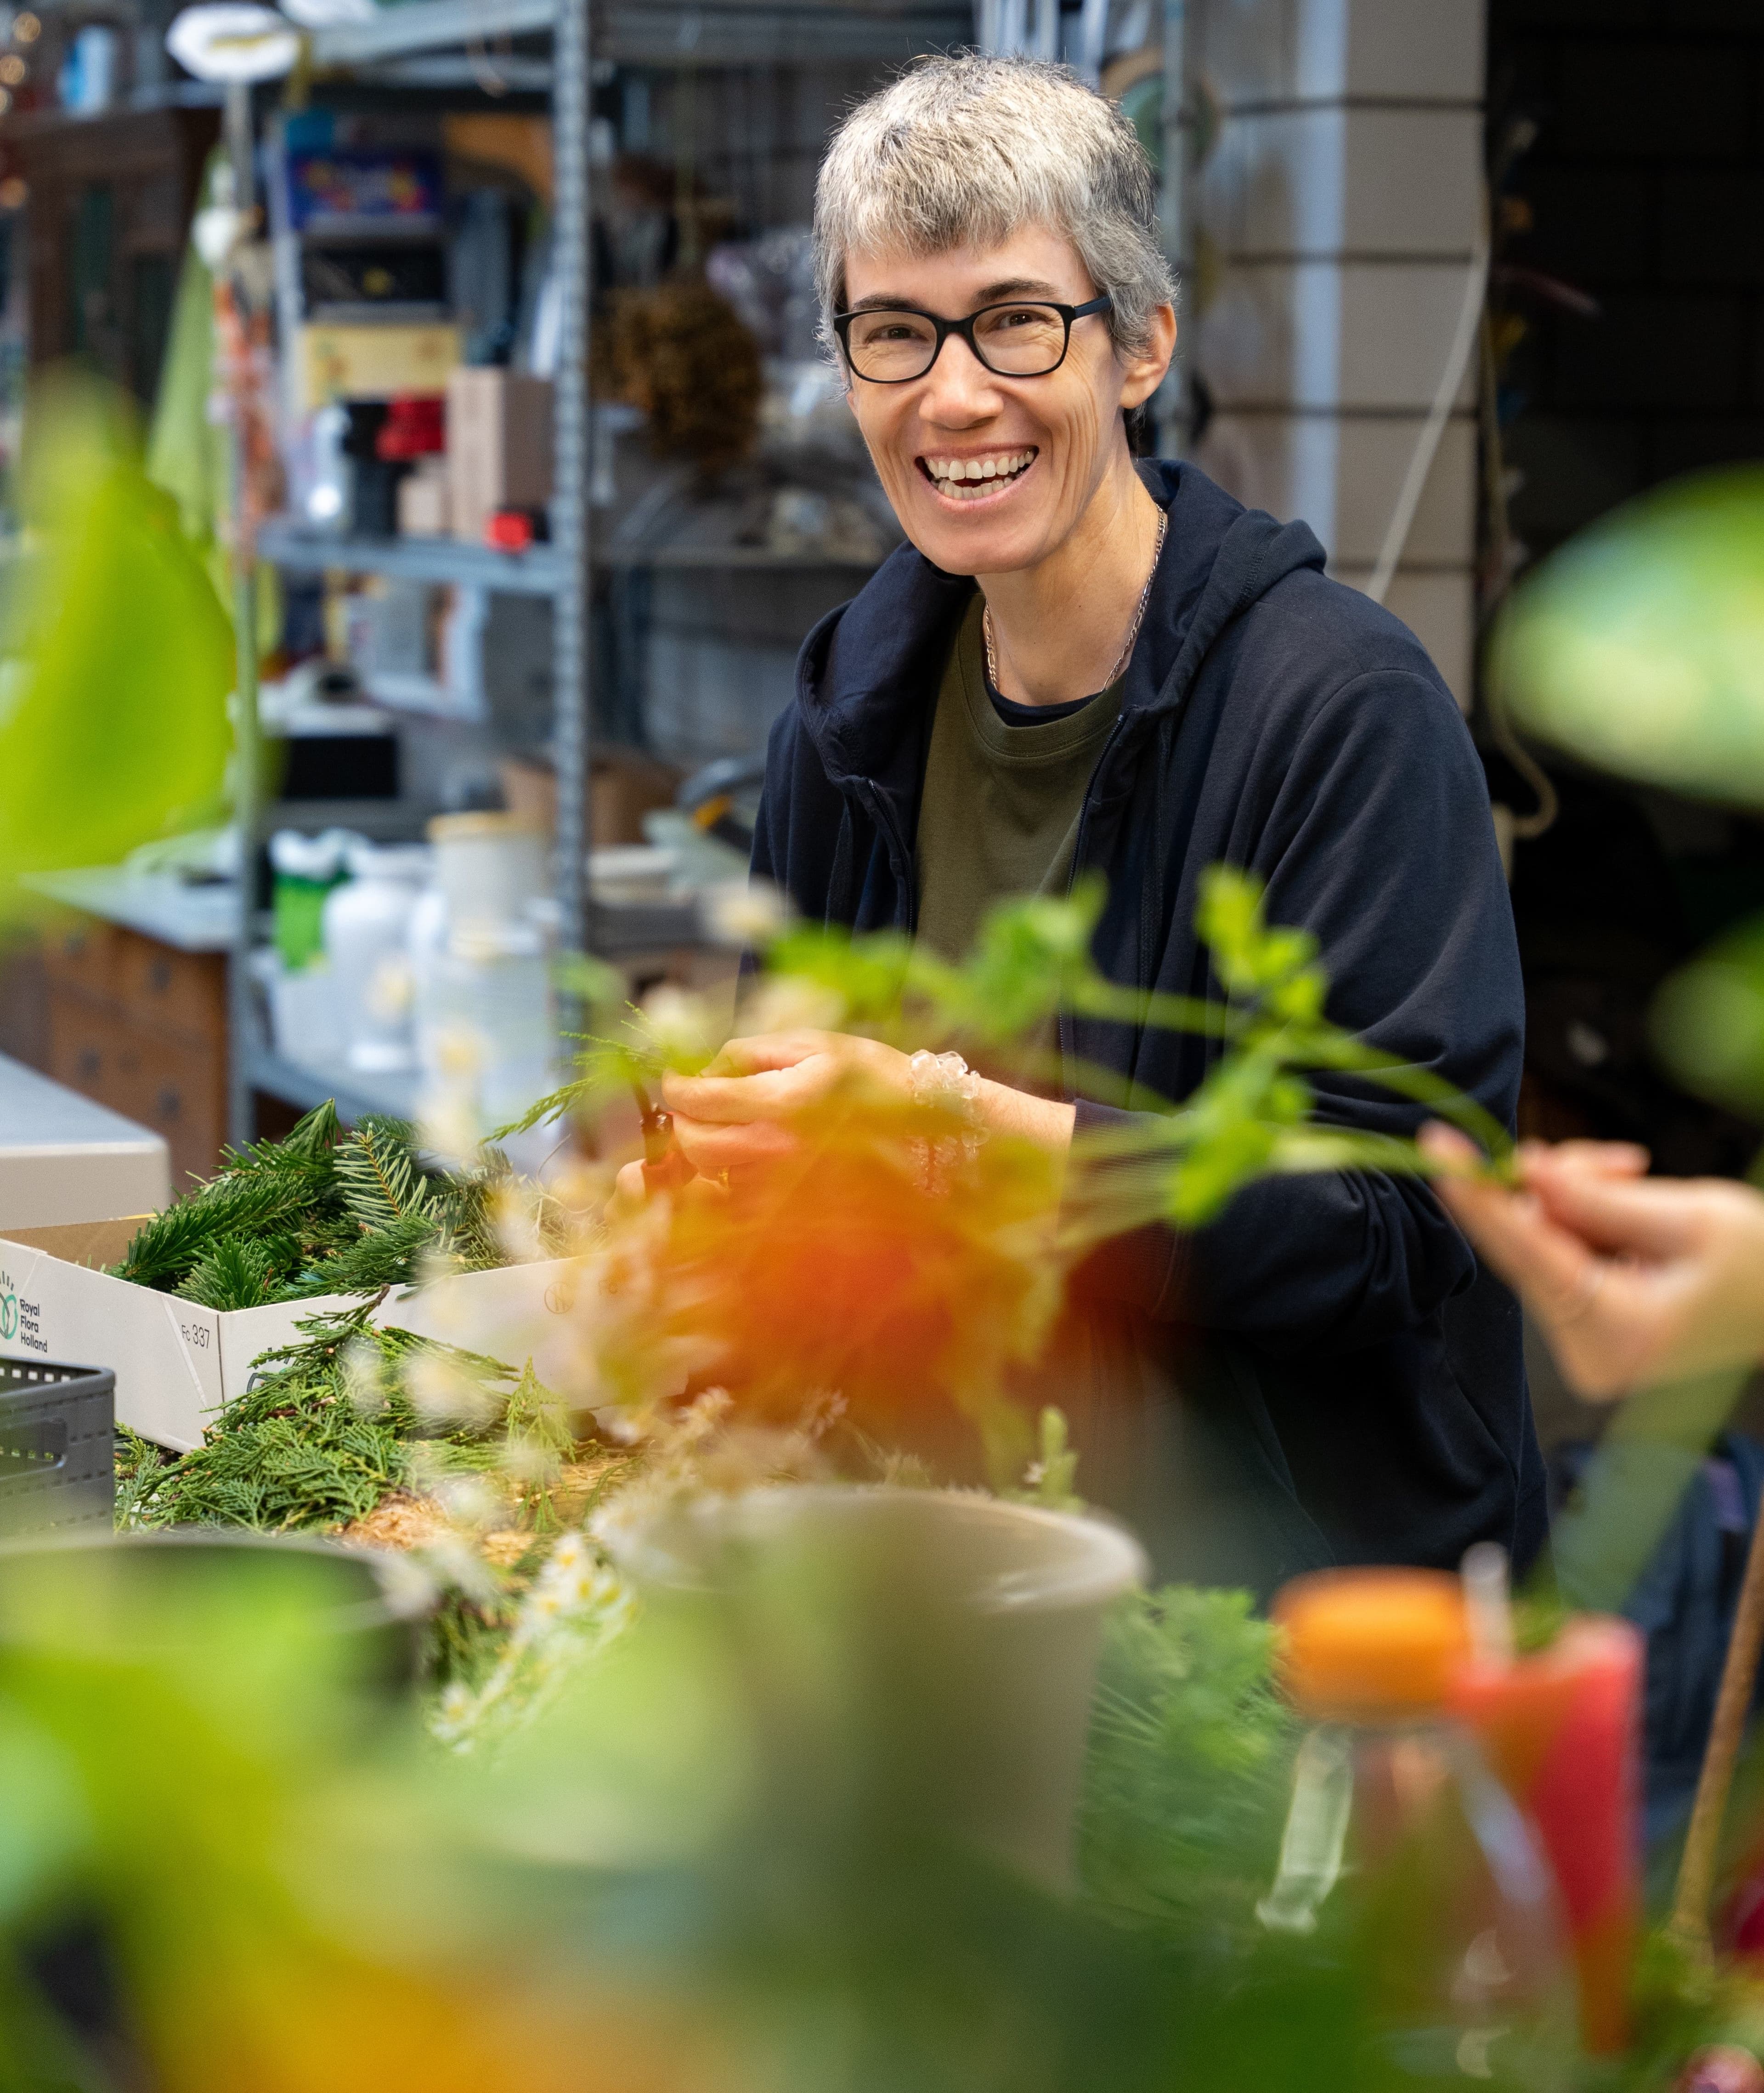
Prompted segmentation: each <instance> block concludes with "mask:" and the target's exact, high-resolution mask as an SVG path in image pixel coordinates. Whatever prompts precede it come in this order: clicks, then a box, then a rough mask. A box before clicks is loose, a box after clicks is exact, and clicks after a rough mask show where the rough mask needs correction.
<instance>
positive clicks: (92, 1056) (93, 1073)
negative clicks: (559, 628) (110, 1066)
mask: <svg viewBox="0 0 1764 2093" xmlns="http://www.w3.org/2000/svg"><path fill="white" fill-rule="evenodd" d="M101 1066H102V1062H101V1060H100V1058H99V1055H98V1050H97V1047H96V1046H85V1047H82V1048H81V1049H80V1074H81V1075H82V1076H83V1077H84V1078H85V1080H86V1081H88V1082H89V1083H90V1082H95V1081H97V1074H98V1070H99V1068H100V1067H101Z"/></svg>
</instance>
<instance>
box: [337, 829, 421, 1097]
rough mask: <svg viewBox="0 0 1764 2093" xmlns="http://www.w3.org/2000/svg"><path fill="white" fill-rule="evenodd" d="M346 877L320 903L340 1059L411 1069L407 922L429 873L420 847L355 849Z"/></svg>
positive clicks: (376, 1069)
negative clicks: (339, 1035)
mask: <svg viewBox="0 0 1764 2093" xmlns="http://www.w3.org/2000/svg"><path fill="white" fill-rule="evenodd" d="M429 864H430V860H429V852H428V851H427V850H426V848H425V847H423V846H422V844H421V843H393V844H384V845H380V844H374V843H355V844H352V845H351V847H350V848H349V851H348V868H349V874H350V877H349V878H348V882H347V883H346V884H345V885H344V886H339V887H338V888H337V889H336V890H335V892H333V893H332V894H331V895H329V896H328V897H327V899H326V902H325V914H324V924H325V951H326V955H327V956H328V957H329V959H330V961H331V977H332V979H333V980H334V981H335V985H336V995H337V1008H338V1012H339V1020H340V1025H341V1029H342V1033H343V1036H344V1041H345V1042H346V1044H345V1048H344V1059H346V1060H347V1061H348V1064H349V1066H350V1067H351V1068H360V1069H361V1070H362V1071H363V1072H365V1073H368V1074H374V1075H385V1074H394V1073H396V1072H400V1071H401V1070H404V1069H408V1068H411V1067H412V1066H413V1064H414V1062H415V1059H416V1056H415V1052H414V1049H413V1044H412V1025H411V977H410V959H409V942H410V918H411V914H412V912H413V910H414V909H415V908H416V905H417V896H418V895H419V894H420V893H421V891H422V885H423V882H424V881H425V879H426V877H427V876H428V872H429Z"/></svg>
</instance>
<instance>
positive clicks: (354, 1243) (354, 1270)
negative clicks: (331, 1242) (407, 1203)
mask: <svg viewBox="0 0 1764 2093" xmlns="http://www.w3.org/2000/svg"><path fill="white" fill-rule="evenodd" d="M434 1242H435V1225H434V1224H433V1223H432V1222H431V1221H430V1220H429V1219H428V1218H427V1216H426V1215H420V1214H415V1215H409V1216H407V1217H406V1218H405V1219H404V1220H398V1221H394V1222H392V1223H391V1224H390V1225H389V1226H387V1227H386V1228H370V1229H369V1230H367V1231H366V1233H361V1231H360V1230H359V1229H358V1230H357V1233H355V1234H354V1236H353V1237H352V1240H349V1241H345V1242H344V1243H343V1244H342V1245H341V1246H339V1247H336V1248H334V1249H331V1250H328V1251H327V1252H326V1254H325V1255H324V1256H323V1257H322V1258H320V1259H314V1260H313V1262H312V1263H309V1264H308V1265H307V1266H306V1267H305V1268H304V1269H303V1270H302V1271H300V1272H299V1273H298V1275H297V1276H296V1277H294V1278H292V1279H291V1280H289V1281H288V1284H287V1285H286V1286H284V1288H283V1290H282V1291H283V1299H285V1300H300V1299H302V1298H310V1297H311V1296H312V1295H313V1294H317V1293H378V1292H380V1291H382V1290H383V1289H385V1288H387V1287H388V1286H409V1285H412V1284H413V1282H414V1281H415V1280H417V1278H418V1277H420V1276H422V1267H423V1266H424V1264H425V1263H426V1261H427V1260H426V1253H427V1252H428V1251H429V1250H430V1247H431V1246H432V1245H433V1244H434Z"/></svg>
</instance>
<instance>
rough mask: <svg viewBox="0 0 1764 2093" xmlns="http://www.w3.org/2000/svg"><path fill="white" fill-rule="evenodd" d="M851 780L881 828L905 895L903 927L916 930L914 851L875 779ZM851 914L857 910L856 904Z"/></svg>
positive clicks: (917, 918) (891, 864)
mask: <svg viewBox="0 0 1764 2093" xmlns="http://www.w3.org/2000/svg"><path fill="white" fill-rule="evenodd" d="M854 783H855V784H856V786H857V787H858V795H859V796H860V798H861V799H862V800H863V804H864V808H865V810H866V811H867V813H868V814H869V817H870V818H871V821H874V822H875V823H876V826H877V828H878V829H880V830H881V832H882V840H883V841H884V843H886V844H887V845H888V867H889V869H890V870H891V871H892V872H893V874H894V877H895V879H896V881H897V883H898V885H899V886H900V889H901V892H902V893H903V894H904V895H906V928H907V929H908V930H910V931H912V930H916V929H918V928H919V882H918V878H917V877H916V872H915V868H914V861H913V853H912V851H910V849H909V848H908V847H907V843H906V838H905V837H904V836H903V835H902V834H901V829H900V824H899V823H898V822H897V821H896V820H895V818H894V809H893V807H891V806H890V805H889V804H888V799H887V797H886V795H884V793H883V791H881V788H880V786H878V785H877V783H876V780H875V779H874V778H857V779H855V780H854ZM854 899H855V897H854ZM853 913H854V914H855V913H856V909H855V907H854V910H853Z"/></svg>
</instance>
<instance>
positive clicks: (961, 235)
mask: <svg viewBox="0 0 1764 2093" xmlns="http://www.w3.org/2000/svg"><path fill="white" fill-rule="evenodd" d="M1156 199H1157V184H1156V182H1155V180H1154V179H1153V176H1152V167H1151V163H1150V162H1149V161H1148V159H1147V158H1146V157H1145V152H1144V148H1143V147H1142V146H1141V145H1140V143H1139V137H1138V134H1137V133H1136V132H1135V130H1134V128H1133V126H1132V124H1131V123H1130V122H1129V121H1128V119H1127V118H1126V116H1125V115H1122V111H1121V110H1120V109H1119V108H1118V106H1116V104H1115V103H1113V102H1109V101H1108V100H1106V99H1105V98H1104V97H1103V96H1102V95H1100V94H1099V93H1097V92H1096V89H1094V88H1092V87H1089V86H1087V85H1086V84H1085V83H1084V81H1083V80H1080V79H1079V76H1078V75H1077V74H1076V73H1075V72H1073V71H1072V69H1071V68H1070V67H1069V66H1062V65H1053V64H1051V63H1048V61H1047V60H1046V59H1044V58H985V57H981V56H979V55H977V54H972V53H967V54H962V55H960V56H958V57H953V58H942V57H940V58H921V59H919V60H918V61H917V62H916V63H914V64H913V65H911V66H910V67H907V69H906V71H905V72H903V73H901V76H900V77H899V78H898V79H897V80H893V81H892V82H891V83H890V84H889V85H888V86H887V87H884V88H883V89H881V90H880V93H876V94H872V95H871V97H870V98H869V99H868V100H867V101H866V102H859V103H858V106H857V107H856V108H855V109H854V110H853V111H852V112H851V114H850V115H849V116H848V117H847V118H846V119H845V122H844V123H843V124H841V125H840V127H839V128H838V130H837V131H836V132H834V134H833V140H832V144H831V145H829V146H828V150H827V157H826V158H825V159H824V160H823V161H822V163H821V171H820V177H819V180H818V181H817V182H816V184H815V288H816V290H817V291H818V292H819V297H820V307H821V334H822V338H823V340H824V341H825V342H826V343H827V345H828V348H829V349H832V347H833V345H834V344H833V332H832V316H833V314H834V313H835V312H837V311H838V310H841V307H842V306H843V305H844V303H845V257H846V256H847V255H848V254H850V253H851V252H852V251H853V250H854V249H868V250H870V251H871V252H877V251H884V250H886V249H890V248H904V249H906V251H907V253H909V254H946V253H948V251H949V249H951V248H953V247H962V246H966V245H970V244H972V245H975V246H978V247H994V246H997V245H1000V244H1001V243H1002V242H1003V241H1006V240H1008V239H1009V238H1010V236H1011V235H1012V234H1013V233H1014V232H1018V231H1019V230H1020V229H1021V228H1023V227H1024V226H1026V225H1035V224H1043V225H1048V226H1051V227H1052V228H1053V229H1054V230H1055V231H1056V232H1063V233H1064V234H1065V235H1066V237H1067V238H1068V239H1069V240H1070V241H1071V243H1072V245H1074V247H1075V248H1076V249H1078V252H1079V258H1080V259H1081V260H1082V261H1083V264H1084V267H1085V269H1086V270H1087V271H1088V273H1089V275H1090V280H1091V281H1092V283H1093V284H1095V285H1096V288H1097V290H1098V291H1099V292H1104V291H1106V292H1107V293H1109V297H1111V298H1112V299H1113V301H1114V303H1113V310H1112V311H1111V313H1110V314H1109V328H1110V332H1112V334H1113V337H1114V342H1115V346H1116V348H1117V349H1121V350H1122V351H1124V352H1125V353H1127V354H1129V355H1134V354H1137V353H1139V352H1140V351H1142V350H1143V349H1145V348H1146V346H1147V345H1148V342H1149V340H1150V339H1151V323H1152V314H1153V313H1154V312H1155V311H1156V310H1157V307H1158V306H1161V305H1167V304H1170V303H1171V302H1173V301H1174V297H1175V281H1174V277H1173V276H1172V275H1171V273H1170V264H1169V262H1167V261H1166V260H1165V257H1164V253H1163V250H1162V249H1161V246H1160V245H1159V244H1158V236H1157V202H1156Z"/></svg>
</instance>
